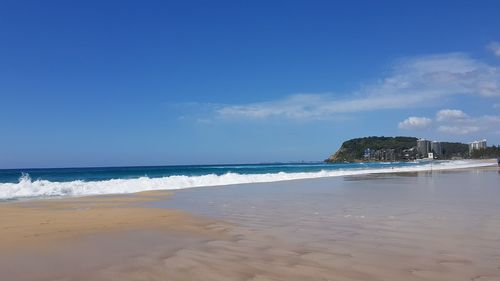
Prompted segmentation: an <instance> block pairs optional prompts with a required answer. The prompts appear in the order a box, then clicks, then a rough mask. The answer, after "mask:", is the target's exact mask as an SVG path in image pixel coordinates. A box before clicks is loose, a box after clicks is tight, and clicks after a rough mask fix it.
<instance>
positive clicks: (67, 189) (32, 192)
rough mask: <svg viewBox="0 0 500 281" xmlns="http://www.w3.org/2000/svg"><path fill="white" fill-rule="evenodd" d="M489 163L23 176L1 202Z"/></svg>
mask: <svg viewBox="0 0 500 281" xmlns="http://www.w3.org/2000/svg"><path fill="white" fill-rule="evenodd" d="M489 165H491V163H488V162H478V161H447V162H439V163H434V164H430V163H427V164H422V165H415V166H409V167H394V168H376V169H374V168H372V169H344V170H322V171H319V172H296V173H285V172H279V173H263V174H239V173H226V174H223V175H216V174H207V175H201V176H183V175H177V176H167V177H161V178H150V177H140V178H134V179H111V180H102V181H83V180H75V181H70V182H53V181H48V180H32V179H31V178H30V176H29V175H28V174H25V173H23V174H22V176H21V177H20V178H19V182H18V183H0V199H2V200H9V199H16V198H30V197H31V198H33V197H52V196H85V195H100V194H120V193H134V192H140V191H148V190H174V189H184V188H191V187H203V186H219V185H231V184H245V183H263V182H276V181H286V180H298V179H312V178H323V177H338V176H348V175H362V174H379V173H393V172H418V171H429V170H431V169H432V170H445V169H455V168H469V167H480V166H489Z"/></svg>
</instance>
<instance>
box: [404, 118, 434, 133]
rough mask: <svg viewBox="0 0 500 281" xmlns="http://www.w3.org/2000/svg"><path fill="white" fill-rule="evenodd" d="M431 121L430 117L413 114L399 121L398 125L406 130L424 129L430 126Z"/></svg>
mask: <svg viewBox="0 0 500 281" xmlns="http://www.w3.org/2000/svg"><path fill="white" fill-rule="evenodd" d="M431 123H432V120H431V119H430V118H427V117H415V116H412V117H408V118H407V119H405V120H404V121H402V122H399V124H398V127H399V128H400V129H405V130H413V129H423V128H426V127H429V125H431Z"/></svg>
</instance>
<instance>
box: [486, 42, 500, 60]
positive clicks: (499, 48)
mask: <svg viewBox="0 0 500 281" xmlns="http://www.w3.org/2000/svg"><path fill="white" fill-rule="evenodd" d="M487 47H488V49H490V50H491V51H492V52H493V54H495V56H497V57H500V43H498V42H491V43H490V44H488V46H487Z"/></svg>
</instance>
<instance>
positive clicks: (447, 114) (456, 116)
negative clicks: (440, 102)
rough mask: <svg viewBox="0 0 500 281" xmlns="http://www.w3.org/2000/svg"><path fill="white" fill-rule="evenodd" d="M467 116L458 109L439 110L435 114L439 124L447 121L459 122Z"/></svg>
mask: <svg viewBox="0 0 500 281" xmlns="http://www.w3.org/2000/svg"><path fill="white" fill-rule="evenodd" d="M468 117H469V116H468V115H467V114H465V113H464V112H463V111H462V110H459V109H441V110H440V111H438V112H437V113H436V120H437V121H439V122H442V121H449V120H460V119H465V118H468Z"/></svg>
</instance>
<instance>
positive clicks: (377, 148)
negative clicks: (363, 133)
mask: <svg viewBox="0 0 500 281" xmlns="http://www.w3.org/2000/svg"><path fill="white" fill-rule="evenodd" d="M416 146H417V138H415V137H364V138H357V139H351V140H348V141H345V142H344V143H343V144H342V146H341V147H340V149H339V150H337V152H336V153H335V154H333V155H332V156H330V157H329V158H328V159H327V160H326V162H356V161H362V160H364V159H365V157H364V155H365V150H366V149H370V151H372V152H373V153H374V154H375V153H376V154H380V155H379V156H380V157H379V158H380V159H372V160H380V161H382V160H388V159H385V158H394V159H393V160H401V159H400V158H402V156H398V155H400V154H403V151H405V150H409V149H412V148H414V147H416ZM382 154H384V155H382ZM387 154H391V155H387ZM396 154H397V155H396ZM384 156H385V157H384Z"/></svg>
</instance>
